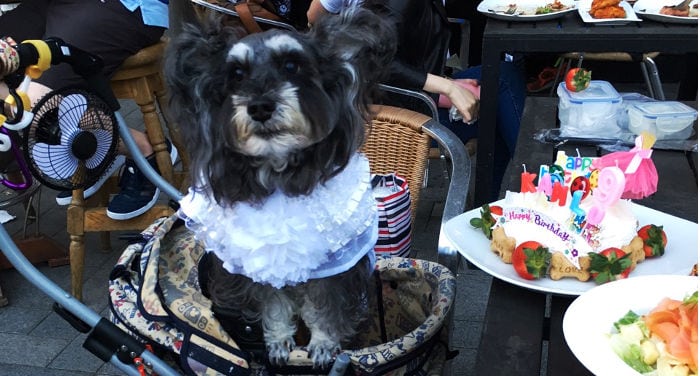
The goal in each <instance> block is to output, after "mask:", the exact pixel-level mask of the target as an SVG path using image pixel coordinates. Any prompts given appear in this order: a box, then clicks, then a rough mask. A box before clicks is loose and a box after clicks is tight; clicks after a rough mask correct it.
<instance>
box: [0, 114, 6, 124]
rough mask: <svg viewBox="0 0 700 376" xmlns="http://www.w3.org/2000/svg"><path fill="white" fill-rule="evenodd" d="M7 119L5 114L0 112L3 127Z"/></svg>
mask: <svg viewBox="0 0 700 376" xmlns="http://www.w3.org/2000/svg"><path fill="white" fill-rule="evenodd" d="M5 121H7V118H6V117H5V115H3V114H0V127H2V125H3V124H5Z"/></svg>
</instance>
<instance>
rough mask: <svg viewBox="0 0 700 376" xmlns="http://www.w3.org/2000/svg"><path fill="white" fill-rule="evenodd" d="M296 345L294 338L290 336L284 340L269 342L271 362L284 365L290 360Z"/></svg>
mask: <svg viewBox="0 0 700 376" xmlns="http://www.w3.org/2000/svg"><path fill="white" fill-rule="evenodd" d="M294 346H295V342H294V338H292V337H289V338H287V339H286V340H283V341H274V342H270V343H268V344H267V357H268V359H269V361H270V363H272V364H274V365H276V366H283V365H285V364H287V362H288V361H289V353H290V352H291V351H292V349H293V348H294Z"/></svg>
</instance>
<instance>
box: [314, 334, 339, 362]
mask: <svg viewBox="0 0 700 376" xmlns="http://www.w3.org/2000/svg"><path fill="white" fill-rule="evenodd" d="M308 350H309V355H310V356H311V361H312V362H313V364H314V368H327V367H328V366H329V365H330V364H331V362H332V361H333V356H335V355H336V354H338V353H340V344H339V343H337V342H333V341H331V340H320V341H314V340H313V339H312V340H311V341H309V346H308Z"/></svg>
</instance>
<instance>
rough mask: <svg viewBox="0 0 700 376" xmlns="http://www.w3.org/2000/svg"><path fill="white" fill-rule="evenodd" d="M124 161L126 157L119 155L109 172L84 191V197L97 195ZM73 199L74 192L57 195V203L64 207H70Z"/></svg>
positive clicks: (108, 169) (63, 192) (62, 192)
mask: <svg viewBox="0 0 700 376" xmlns="http://www.w3.org/2000/svg"><path fill="white" fill-rule="evenodd" d="M124 161H126V157H125V156H123V155H117V157H116V158H114V163H112V165H111V166H109V167H108V168H107V170H106V171H105V172H104V173H103V174H102V176H100V179H99V180H98V181H97V182H96V183H95V184H93V185H91V186H89V187H87V188H85V189H84V190H83V197H85V198H88V197H90V196H92V195H94V194H95V192H97V191H98V190H99V189H100V188H101V187H102V186H103V185H104V183H105V182H106V181H107V179H109V177H110V176H112V175H114V173H115V172H117V170H118V169H119V168H120V167H121V166H122V165H124ZM72 199H73V191H61V192H58V194H57V195H56V203H57V204H59V205H61V206H63V205H68V204H70V202H71V200H72Z"/></svg>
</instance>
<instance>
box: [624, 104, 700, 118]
mask: <svg viewBox="0 0 700 376" xmlns="http://www.w3.org/2000/svg"><path fill="white" fill-rule="evenodd" d="M633 108H635V109H637V110H639V112H641V114H642V116H644V117H646V118H650V119H656V118H660V117H669V118H672V117H673V118H675V117H683V118H691V117H692V118H693V119H695V118H697V116H698V112H697V111H696V110H695V109H693V108H691V107H689V106H686V105H685V104H683V103H681V102H676V101H657V102H643V103H637V104H635V105H634V106H633Z"/></svg>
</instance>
